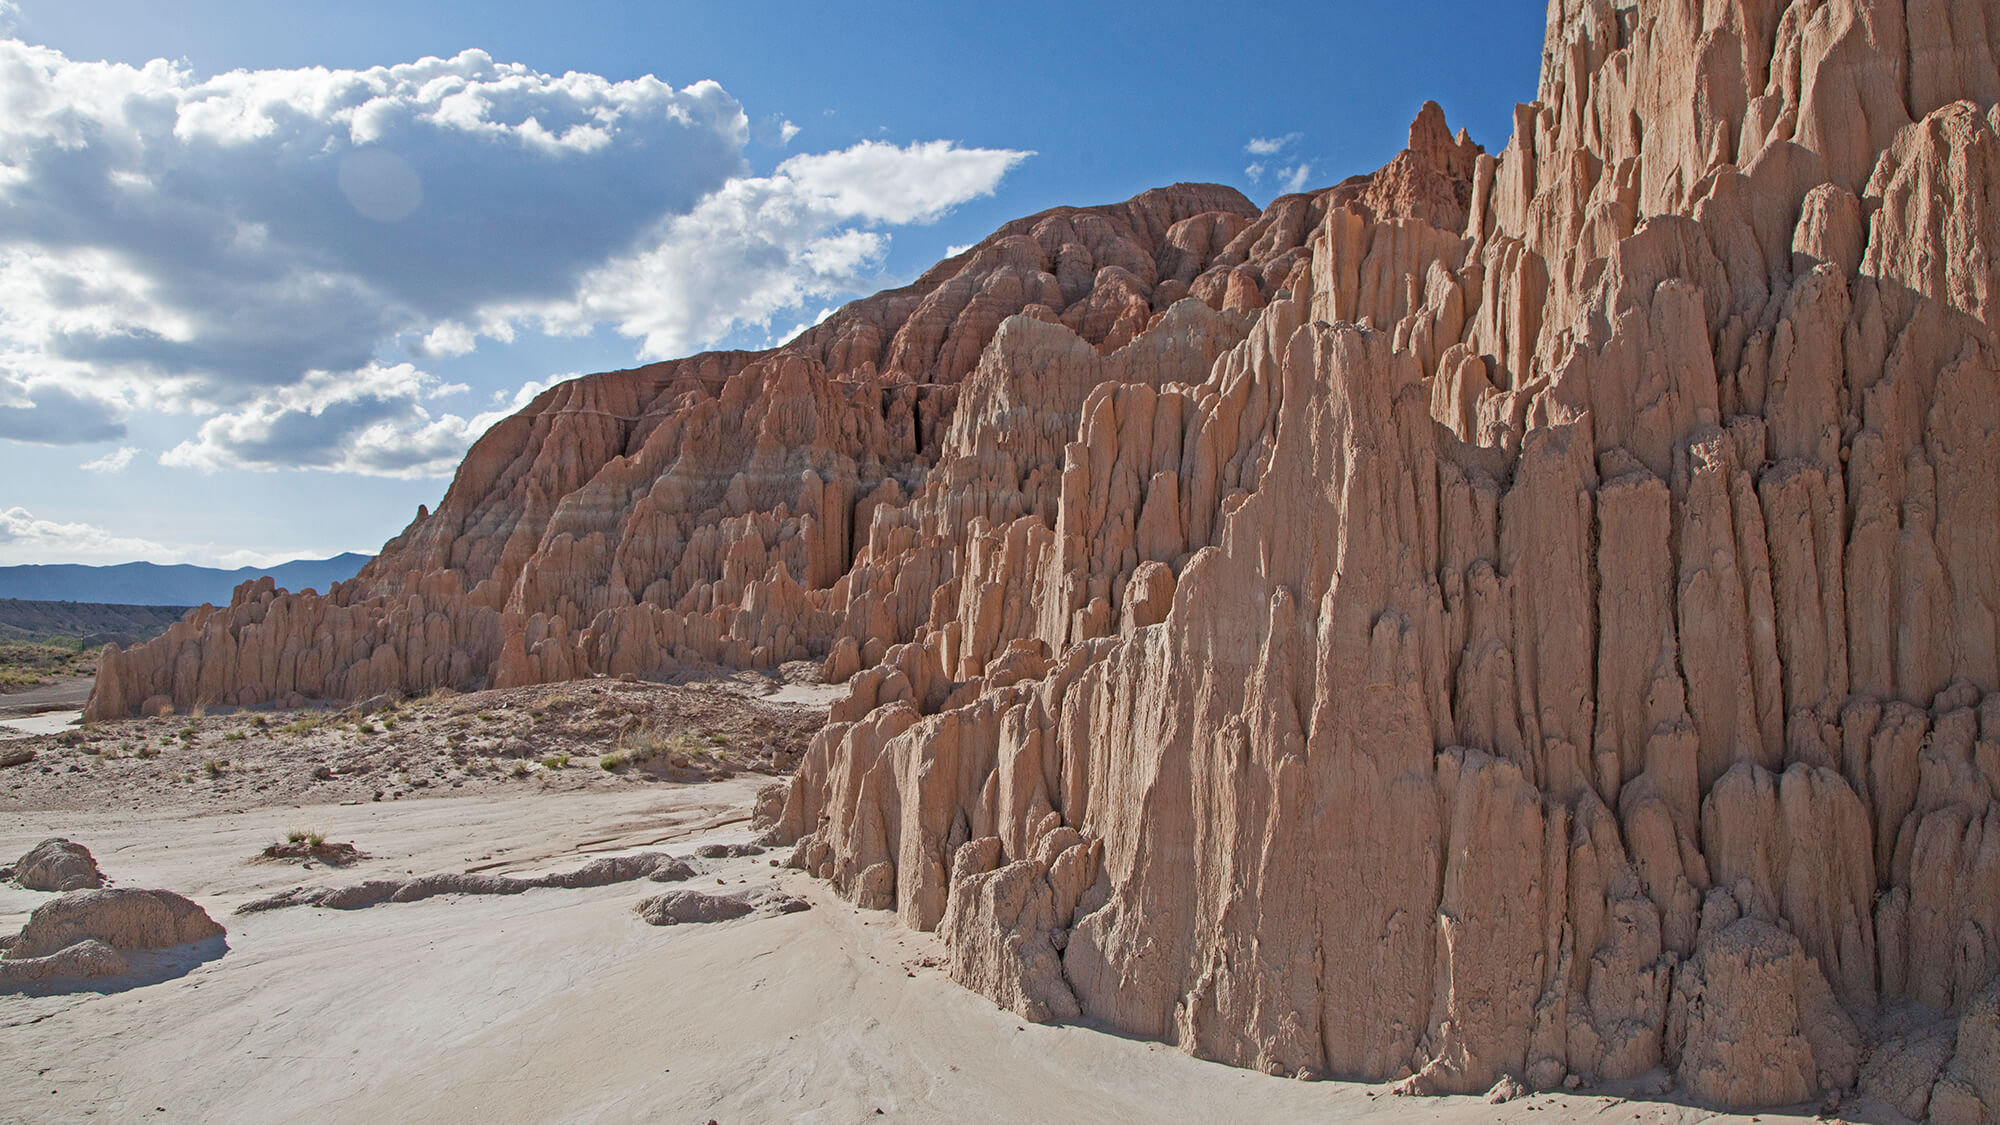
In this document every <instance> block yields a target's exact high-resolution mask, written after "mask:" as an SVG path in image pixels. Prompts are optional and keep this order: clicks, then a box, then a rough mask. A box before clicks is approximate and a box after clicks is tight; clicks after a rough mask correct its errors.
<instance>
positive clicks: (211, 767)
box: [201, 758, 229, 778]
mask: <svg viewBox="0 0 2000 1125" xmlns="http://www.w3.org/2000/svg"><path fill="white" fill-rule="evenodd" d="M228 769H229V762H228V761H227V760H225V759H222V758H209V759H206V760H204V761H203V762H202V763H201V772H202V775H203V776H204V777H211V778H215V777H221V776H222V775H223V773H224V772H225V771H227V770H228Z"/></svg>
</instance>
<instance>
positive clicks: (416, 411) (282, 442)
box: [160, 363, 574, 478]
mask: <svg viewBox="0 0 2000 1125" xmlns="http://www.w3.org/2000/svg"><path fill="white" fill-rule="evenodd" d="M567 378H574V376H573V375H556V376H551V377H550V378H548V379H543V380H536V381H533V382H530V383H528V384H526V385H525V386H523V387H521V388H520V389H519V390H517V391H515V392H513V393H511V394H508V393H506V392H502V393H500V394H497V395H495V396H494V403H495V407H494V409H491V410H487V411H483V412H480V413H477V414H473V415H471V416H470V417H467V416H465V415H462V414H455V413H450V412H443V413H434V412H433V407H431V406H426V405H425V404H426V403H430V402H434V400H436V399H439V398H445V397H449V396H452V395H456V394H462V393H464V392H465V391H466V389H467V388H466V387H464V386H463V385H461V384H447V383H442V382H440V381H439V380H438V378H437V377H436V376H434V375H431V374H430V373H428V372H425V371H420V370H418V369H417V368H416V367H414V366H412V365H410V364H407V363H399V364H395V365H393V366H387V367H384V366H381V365H370V366H368V367H366V368H363V369H362V370H360V371H356V372H342V373H334V372H326V371H315V372H312V373H310V374H309V375H307V377H306V378H304V379H303V380H301V381H300V382H298V383H296V384H292V385H290V386H285V387H278V388H274V389H271V390H268V391H265V392H263V393H261V394H259V395H258V396H257V397H256V398H254V399H252V400H251V401H250V402H248V403H245V404H244V405H243V406H241V407H240V408H238V409H235V410H230V411H225V412H223V413H221V414H218V415H216V416H215V417H213V418H210V419H209V420H208V421H206V422H204V423H202V426H201V429H200V430H199V431H197V432H196V434H195V436H194V437H193V438H192V439H190V440H188V441H184V442H182V443H180V444H179V445H176V446H174V447H173V448H172V449H169V450H167V451H166V452H165V453H164V454H161V456H160V463H161V464H163V465H169V466H173V467H177V468H187V469H200V470H202V471H204V472H214V471H216V470H219V469H253V470H263V471H270V470H274V469H286V468H314V469H329V470H333V471H336V472H347V473H358V474H361V475H364V476H378V477H403V478H414V477H439V476H449V475H450V474H451V473H452V471H453V470H454V469H455V468H457V466H458V462H459V459H460V458H461V457H463V456H464V455H465V451H466V450H467V449H468V448H470V447H471V445H472V443H473V442H474V441H476V440H478V438H479V436H480V435H481V434H483V433H485V432H486V430H487V429H488V428H489V427H491V426H492V425H493V423H495V422H498V421H499V420H500V419H502V418H504V417H506V416H507V415H509V414H511V413H513V412H514V411H516V410H519V409H520V408H521V407H523V406H526V405H527V404H528V403H530V402H532V401H534V398H535V396H536V395H538V394H540V393H541V392H542V391H544V390H547V389H548V388H549V387H551V386H553V385H555V384H556V383H557V382H560V381H561V380H563V379H567Z"/></svg>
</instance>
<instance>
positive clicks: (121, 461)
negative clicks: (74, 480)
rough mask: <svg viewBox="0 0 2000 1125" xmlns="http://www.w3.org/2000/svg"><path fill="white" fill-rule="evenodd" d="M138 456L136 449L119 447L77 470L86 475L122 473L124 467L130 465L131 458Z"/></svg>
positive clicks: (80, 466) (86, 462) (124, 446)
mask: <svg viewBox="0 0 2000 1125" xmlns="http://www.w3.org/2000/svg"><path fill="white" fill-rule="evenodd" d="M138 455H139V450H138V448H137V447H135V446H130V445H121V446H119V447H118V448H117V449H114V450H112V451H111V452H109V453H107V454H105V455H104V456H102V457H99V458H97V459H96V460H94V461H85V462H84V463H83V464H81V465H78V466H77V468H79V469H82V470H83V471H84V472H87V473H122V472H124V471H125V466H127V465H130V464H131V463H132V458H134V457H136V456H138Z"/></svg>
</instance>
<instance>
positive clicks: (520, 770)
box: [507, 762, 533, 777]
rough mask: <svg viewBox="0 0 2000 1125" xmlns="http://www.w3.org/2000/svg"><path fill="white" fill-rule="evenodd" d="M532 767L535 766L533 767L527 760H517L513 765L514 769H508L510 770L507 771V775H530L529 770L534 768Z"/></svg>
mask: <svg viewBox="0 0 2000 1125" xmlns="http://www.w3.org/2000/svg"><path fill="white" fill-rule="evenodd" d="M532 768H533V767H531V766H530V765H528V763H526V762H515V763H514V767H513V768H512V769H510V770H508V771H507V776H509V777H526V776H528V771H529V770H530V769H532Z"/></svg>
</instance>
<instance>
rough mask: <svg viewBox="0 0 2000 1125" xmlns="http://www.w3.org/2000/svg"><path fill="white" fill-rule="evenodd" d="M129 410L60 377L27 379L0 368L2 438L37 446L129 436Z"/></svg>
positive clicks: (0, 433) (112, 439) (0, 437)
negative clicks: (122, 417) (124, 417)
mask: <svg viewBox="0 0 2000 1125" xmlns="http://www.w3.org/2000/svg"><path fill="white" fill-rule="evenodd" d="M122 411H123V408H122V407H121V406H120V405H119V404H118V403H116V402H110V401H107V400H105V399H103V398H100V397H98V396H97V395H95V394H92V393H90V392H88V391H83V390H73V389H71V388H70V387H68V386H65V385H63V384H62V383H61V382H60V381H58V380H51V379H22V378H19V377H18V376H14V375H11V374H9V373H7V372H6V371H0V439H5V440H7V441H23V442H30V443H33V444H36V445H77V444H83V443H88V442H99V441H116V440H118V439H119V438H122V437H124V436H125V423H124V422H123V421H121V420H120V414H121V413H122Z"/></svg>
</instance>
